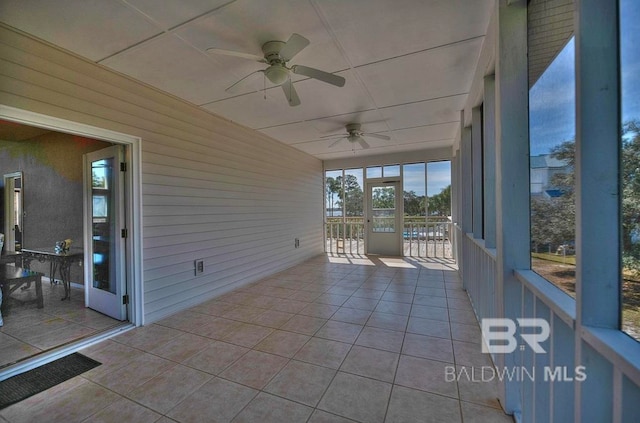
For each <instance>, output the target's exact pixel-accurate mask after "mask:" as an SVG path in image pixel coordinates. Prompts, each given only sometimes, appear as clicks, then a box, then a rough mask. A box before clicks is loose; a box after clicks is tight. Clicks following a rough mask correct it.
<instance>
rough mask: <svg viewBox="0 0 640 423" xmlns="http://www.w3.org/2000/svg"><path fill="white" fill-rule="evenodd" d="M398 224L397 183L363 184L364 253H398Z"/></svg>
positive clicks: (400, 205)
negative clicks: (364, 213)
mask: <svg viewBox="0 0 640 423" xmlns="http://www.w3.org/2000/svg"><path fill="white" fill-rule="evenodd" d="M401 224H402V188H401V184H400V182H399V181H390V182H369V183H367V253H368V254H380V255H387V256H400V255H402V228H401Z"/></svg>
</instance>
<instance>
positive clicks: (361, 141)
mask: <svg viewBox="0 0 640 423" xmlns="http://www.w3.org/2000/svg"><path fill="white" fill-rule="evenodd" d="M356 141H357V142H358V143H359V144H360V146H361V147H362V148H363V149H365V150H366V149H367V148H369V144H368V143H367V142H366V141H365V140H364V138H362V137H358V139H357V140H356Z"/></svg>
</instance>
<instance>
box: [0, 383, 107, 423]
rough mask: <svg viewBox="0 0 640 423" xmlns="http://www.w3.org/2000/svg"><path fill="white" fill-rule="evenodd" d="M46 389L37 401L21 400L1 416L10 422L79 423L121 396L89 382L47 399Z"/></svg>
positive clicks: (3, 411)
mask: <svg viewBox="0 0 640 423" xmlns="http://www.w3.org/2000/svg"><path fill="white" fill-rule="evenodd" d="M46 392H47V391H45V392H44V393H43V394H45V395H41V396H39V399H40V401H38V402H35V401H32V402H29V403H27V402H26V401H23V402H20V403H18V404H15V405H12V406H11V407H8V408H6V409H4V410H2V413H1V414H0V415H2V416H3V418H5V419H7V420H8V421H10V422H12V423H31V422H47V423H58V422H59V423H74V422H81V421H82V420H84V419H86V418H87V417H89V416H91V415H93V414H94V413H96V412H98V411H99V410H101V409H103V408H105V407H107V406H109V405H110V404H112V403H114V402H116V401H117V400H118V399H119V398H120V397H119V396H118V395H117V394H115V393H114V392H111V391H109V390H108V389H106V388H103V387H102V386H99V385H96V384H95V383H92V382H86V383H82V384H80V385H78V386H74V387H73V388H71V389H68V390H66V391H65V394H64V395H62V394H61V395H54V396H52V397H50V398H47V395H46ZM32 398H33V397H32Z"/></svg>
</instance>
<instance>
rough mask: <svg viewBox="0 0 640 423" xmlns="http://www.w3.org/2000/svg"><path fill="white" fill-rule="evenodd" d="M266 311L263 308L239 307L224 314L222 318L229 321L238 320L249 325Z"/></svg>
mask: <svg viewBox="0 0 640 423" xmlns="http://www.w3.org/2000/svg"><path fill="white" fill-rule="evenodd" d="M265 311H266V310H265V309H262V308H256V307H249V306H238V307H236V308H234V309H232V310H229V311H227V312H226V313H224V314H223V315H222V317H224V318H225V319H229V320H237V321H239V322H245V323H249V322H251V321H253V320H254V319H255V318H256V317H258V316H260V315H261V314H262V313H264V312H265Z"/></svg>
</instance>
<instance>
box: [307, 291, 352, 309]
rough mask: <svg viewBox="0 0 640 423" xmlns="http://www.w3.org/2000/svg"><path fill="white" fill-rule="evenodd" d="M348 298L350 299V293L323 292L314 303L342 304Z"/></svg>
mask: <svg viewBox="0 0 640 423" xmlns="http://www.w3.org/2000/svg"><path fill="white" fill-rule="evenodd" d="M348 299H349V296H348V295H339V294H322V295H320V296H319V297H318V298H316V300H315V301H314V303H318V304H329V305H335V306H341V305H342V304H344V303H345V301H347V300H348Z"/></svg>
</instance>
